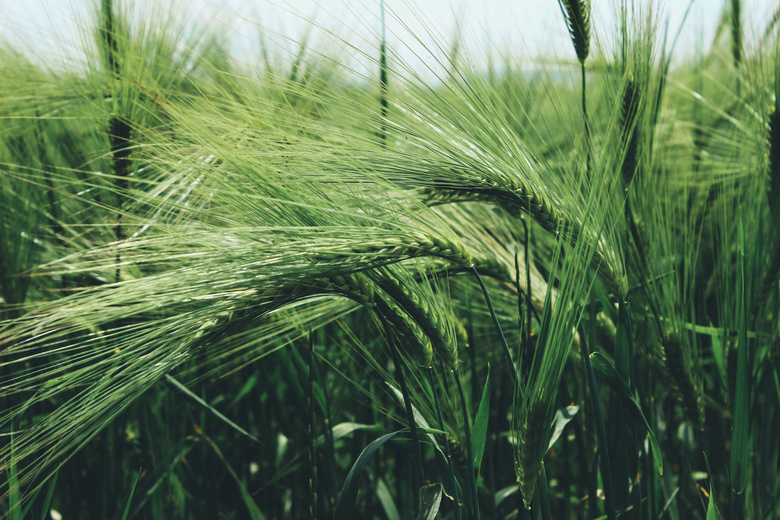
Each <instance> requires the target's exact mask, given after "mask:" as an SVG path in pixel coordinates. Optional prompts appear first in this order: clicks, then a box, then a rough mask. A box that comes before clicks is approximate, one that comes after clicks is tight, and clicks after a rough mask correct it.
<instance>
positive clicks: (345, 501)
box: [333, 430, 404, 520]
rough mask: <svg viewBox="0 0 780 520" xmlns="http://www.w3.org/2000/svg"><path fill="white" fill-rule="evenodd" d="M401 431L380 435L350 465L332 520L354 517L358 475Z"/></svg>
mask: <svg viewBox="0 0 780 520" xmlns="http://www.w3.org/2000/svg"><path fill="white" fill-rule="evenodd" d="M403 431H404V430H396V431H394V432H391V433H387V434H385V435H382V436H381V437H379V438H378V439H375V440H373V441H372V442H371V444H369V445H368V446H366V448H365V449H364V450H363V451H362V452H361V454H360V456H359V457H358V458H357V460H356V461H355V463H354V464H353V465H352V469H351V470H349V475H347V479H346V480H345V481H344V487H343V488H341V494H339V500H338V502H337V503H336V511H335V512H334V513H333V520H350V519H352V518H354V517H355V500H356V499H357V493H358V484H359V483H360V475H361V474H362V473H363V468H365V467H366V464H367V463H368V461H369V459H370V458H371V456H372V455H373V454H374V452H376V450H378V449H379V448H380V447H382V445H384V444H385V443H386V442H387V441H389V440H390V439H392V438H393V437H395V436H396V435H398V434H399V433H401V432H403Z"/></svg>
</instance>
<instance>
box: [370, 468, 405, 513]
mask: <svg viewBox="0 0 780 520" xmlns="http://www.w3.org/2000/svg"><path fill="white" fill-rule="evenodd" d="M376 496H377V498H378V499H379V502H380V503H381V504H382V509H384V511H385V515H387V520H401V514H400V513H399V512H398V508H397V507H396V506H395V502H394V501H393V495H392V493H390V488H388V487H387V484H386V483H385V481H384V479H382V478H377V479H376Z"/></svg>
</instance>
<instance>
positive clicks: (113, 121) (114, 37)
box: [101, 0, 131, 281]
mask: <svg viewBox="0 0 780 520" xmlns="http://www.w3.org/2000/svg"><path fill="white" fill-rule="evenodd" d="M101 14H102V17H103V26H102V27H101V36H102V38H101V41H102V43H103V49H102V50H103V57H104V60H105V66H106V68H107V69H108V72H109V73H110V83H109V84H110V89H111V98H112V105H113V110H112V111H111V116H110V118H109V122H108V139H109V143H110V147H111V165H112V170H113V171H112V176H113V178H114V185H115V186H116V207H117V223H116V227H115V228H114V233H115V235H116V239H117V240H118V241H121V240H123V239H124V238H125V233H124V228H123V226H122V213H123V206H124V203H125V197H126V194H127V186H128V182H127V178H128V176H129V175H130V167H131V160H130V132H131V129H130V124H129V123H128V121H127V120H126V118H124V117H122V114H121V113H118V112H121V108H120V107H121V106H122V102H123V100H122V99H121V98H120V96H121V88H120V85H121V84H122V63H121V62H120V59H121V57H120V52H119V41H118V40H119V33H118V31H117V25H116V16H115V13H114V2H113V0H102V3H101ZM120 260H121V253H119V251H117V253H116V262H117V268H116V281H119V277H120V268H119V262H120Z"/></svg>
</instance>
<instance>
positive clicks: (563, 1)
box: [558, 0, 592, 188]
mask: <svg viewBox="0 0 780 520" xmlns="http://www.w3.org/2000/svg"><path fill="white" fill-rule="evenodd" d="M558 5H559V6H560V8H561V12H562V13H563V17H564V19H565V20H566V26H567V27H568V29H569V36H571V41H572V44H574V51H575V52H576V53H577V61H579V62H580V75H581V78H582V121H583V125H584V129H585V149H586V164H585V175H586V178H585V180H586V183H587V186H588V188H589V187H590V185H591V182H592V180H591V144H590V124H589V122H588V106H587V103H586V100H587V98H586V95H585V92H586V90H585V87H586V79H585V78H586V75H585V60H586V59H587V58H588V53H589V52H590V0H558Z"/></svg>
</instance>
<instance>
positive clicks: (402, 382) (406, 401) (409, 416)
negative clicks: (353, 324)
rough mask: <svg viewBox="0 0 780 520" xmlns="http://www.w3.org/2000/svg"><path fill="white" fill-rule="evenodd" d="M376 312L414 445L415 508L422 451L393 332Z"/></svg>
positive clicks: (422, 475)
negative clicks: (383, 331)
mask: <svg viewBox="0 0 780 520" xmlns="http://www.w3.org/2000/svg"><path fill="white" fill-rule="evenodd" d="M377 312H378V313H379V317H380V319H381V321H382V326H383V327H384V329H385V334H386V335H387V341H388V343H390V352H391V354H392V356H393V363H394V364H395V369H396V371H397V372H398V384H400V385H401V394H402V395H403V398H404V407H405V408H406V420H407V421H408V423H409V430H410V434H411V437H412V444H413V446H414V455H415V457H414V465H415V482H414V484H415V485H414V489H415V493H414V496H415V499H414V500H415V509H418V508H419V504H417V502H418V501H419V496H418V493H417V490H419V489H420V488H421V487H422V486H423V484H424V483H425V473H424V471H423V463H422V451H421V449H420V440H419V439H418V438H417V423H415V421H414V413H413V412H412V402H411V400H410V399H409V389H408V388H407V387H406V378H405V377H404V370H403V365H402V364H401V356H400V355H399V353H398V348H397V345H396V344H395V340H393V334H392V331H391V330H390V325H389V322H388V321H387V317H385V315H384V313H382V311H380V310H379V309H377Z"/></svg>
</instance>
